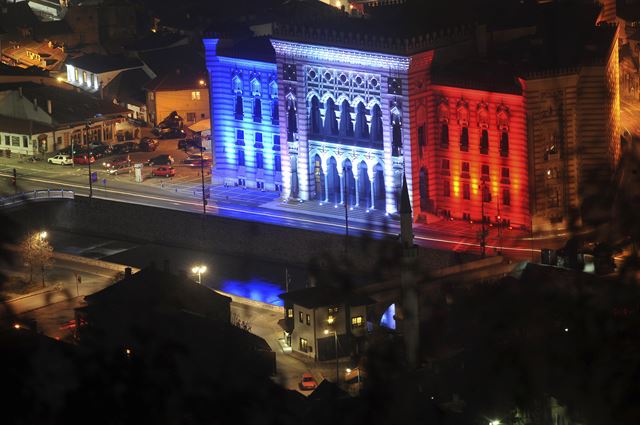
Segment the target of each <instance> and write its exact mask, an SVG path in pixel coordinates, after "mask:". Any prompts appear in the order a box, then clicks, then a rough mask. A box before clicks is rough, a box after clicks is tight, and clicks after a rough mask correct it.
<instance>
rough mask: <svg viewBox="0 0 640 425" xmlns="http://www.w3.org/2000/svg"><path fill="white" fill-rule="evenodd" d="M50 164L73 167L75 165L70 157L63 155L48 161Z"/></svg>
mask: <svg viewBox="0 0 640 425" xmlns="http://www.w3.org/2000/svg"><path fill="white" fill-rule="evenodd" d="M47 162H48V163H49V164H59V165H71V164H73V160H72V159H71V156H70V155H61V154H58V155H56V156H54V157H51V158H49V159H48V160H47Z"/></svg>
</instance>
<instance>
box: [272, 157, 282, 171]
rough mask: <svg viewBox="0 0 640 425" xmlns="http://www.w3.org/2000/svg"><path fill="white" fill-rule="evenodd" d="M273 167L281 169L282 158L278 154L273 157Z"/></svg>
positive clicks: (276, 169)
mask: <svg viewBox="0 0 640 425" xmlns="http://www.w3.org/2000/svg"><path fill="white" fill-rule="evenodd" d="M273 169H274V170H275V171H278V172H281V171H282V160H281V159H280V155H275V156H274V157H273Z"/></svg>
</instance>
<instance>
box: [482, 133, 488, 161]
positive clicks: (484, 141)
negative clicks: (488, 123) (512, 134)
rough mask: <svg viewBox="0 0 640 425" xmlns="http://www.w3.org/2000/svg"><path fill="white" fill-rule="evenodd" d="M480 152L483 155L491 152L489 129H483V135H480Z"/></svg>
mask: <svg viewBox="0 0 640 425" xmlns="http://www.w3.org/2000/svg"><path fill="white" fill-rule="evenodd" d="M480 153H481V154H483V155H488V154H489V132H488V131H487V130H482V135H481V136H480Z"/></svg>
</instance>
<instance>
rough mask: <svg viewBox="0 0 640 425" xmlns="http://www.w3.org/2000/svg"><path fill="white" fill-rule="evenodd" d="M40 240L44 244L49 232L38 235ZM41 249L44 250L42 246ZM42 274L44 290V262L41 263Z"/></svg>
mask: <svg viewBox="0 0 640 425" xmlns="http://www.w3.org/2000/svg"><path fill="white" fill-rule="evenodd" d="M38 239H39V240H40V242H44V241H45V239H47V232H46V231H45V230H43V231H42V232H40V233H38ZM40 248H42V246H41V247H40ZM40 272H41V275H42V287H43V288H44V261H42V262H41V263H40Z"/></svg>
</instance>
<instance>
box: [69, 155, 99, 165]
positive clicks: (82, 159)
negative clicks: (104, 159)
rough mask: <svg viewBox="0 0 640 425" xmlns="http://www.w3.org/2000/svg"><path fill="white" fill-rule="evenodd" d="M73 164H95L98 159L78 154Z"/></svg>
mask: <svg viewBox="0 0 640 425" xmlns="http://www.w3.org/2000/svg"><path fill="white" fill-rule="evenodd" d="M73 162H74V163H75V164H83V165H87V164H93V163H94V162H96V157H95V156H93V155H89V154H87V153H86V152H82V153H77V154H76V156H74V157H73Z"/></svg>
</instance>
